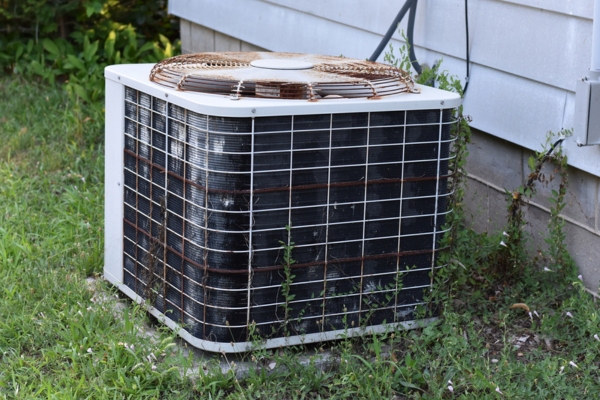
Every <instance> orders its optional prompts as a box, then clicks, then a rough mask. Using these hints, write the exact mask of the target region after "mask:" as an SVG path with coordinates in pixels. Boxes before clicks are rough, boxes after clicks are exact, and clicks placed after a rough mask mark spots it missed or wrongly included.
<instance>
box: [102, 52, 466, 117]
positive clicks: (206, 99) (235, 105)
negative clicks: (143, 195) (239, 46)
mask: <svg viewBox="0 0 600 400" xmlns="http://www.w3.org/2000/svg"><path fill="white" fill-rule="evenodd" d="M153 65H154V64H123V65H112V66H109V67H106V69H105V70H104V76H105V77H106V79H109V80H111V81H114V82H118V83H121V84H123V85H125V86H129V87H132V88H134V89H136V90H140V91H143V92H146V93H149V94H151V95H152V96H155V97H157V98H160V99H164V100H166V101H169V102H171V103H174V104H177V105H179V106H181V107H184V108H186V109H189V110H193V111H196V112H199V113H203V114H208V115H215V116H222V117H257V116H272V115H307V114H320V113H324V114H327V113H332V114H333V113H350V112H369V111H392V110H428V109H446V108H455V107H458V106H459V105H460V103H461V98H460V96H458V95H457V94H455V93H450V92H446V91H443V90H438V89H434V88H430V87H427V86H418V87H419V88H420V89H421V93H402V94H398V95H393V96H384V97H382V98H380V99H374V100H371V99H321V100H318V101H308V100H280V99H257V98H243V97H242V98H240V99H239V100H233V99H232V98H231V97H230V96H225V95H218V94H204V93H192V92H181V91H177V90H174V89H169V88H165V87H164V86H161V85H158V84H156V83H153V82H150V80H149V78H148V77H149V75H150V70H151V69H152V67H153Z"/></svg>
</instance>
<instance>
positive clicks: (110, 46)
mask: <svg viewBox="0 0 600 400" xmlns="http://www.w3.org/2000/svg"><path fill="white" fill-rule="evenodd" d="M116 41H117V34H116V33H115V31H110V32H109V33H108V36H107V38H106V41H105V42H104V52H105V53H106V58H107V61H109V63H110V61H111V60H112V58H113V56H114V54H115V42H116Z"/></svg>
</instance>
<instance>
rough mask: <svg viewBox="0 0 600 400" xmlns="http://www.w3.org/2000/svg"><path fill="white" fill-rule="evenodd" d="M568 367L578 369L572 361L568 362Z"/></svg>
mask: <svg viewBox="0 0 600 400" xmlns="http://www.w3.org/2000/svg"><path fill="white" fill-rule="evenodd" d="M569 365H570V366H571V367H573V368H579V367H578V366H577V364H575V363H574V362H573V361H569Z"/></svg>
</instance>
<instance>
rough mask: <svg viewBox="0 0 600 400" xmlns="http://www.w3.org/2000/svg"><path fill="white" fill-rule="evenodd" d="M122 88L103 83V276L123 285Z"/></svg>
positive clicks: (108, 81) (119, 85)
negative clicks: (104, 117)
mask: <svg viewBox="0 0 600 400" xmlns="http://www.w3.org/2000/svg"><path fill="white" fill-rule="evenodd" d="M123 97H124V87H123V85H121V84H119V83H117V82H114V81H111V80H108V79H107V80H106V106H105V107H106V122H105V136H104V138H105V139H104V140H105V150H104V151H105V156H104V160H105V167H104V191H105V196H104V202H105V203H104V276H105V278H106V279H107V280H108V281H110V282H111V283H114V284H119V283H122V282H123V262H122V261H123V259H122V257H123V229H122V228H123V129H124V127H123V120H124V118H123V110H124V100H123Z"/></svg>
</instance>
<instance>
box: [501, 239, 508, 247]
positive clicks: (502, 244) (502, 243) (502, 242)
mask: <svg viewBox="0 0 600 400" xmlns="http://www.w3.org/2000/svg"><path fill="white" fill-rule="evenodd" d="M500 246H504V247H508V246H507V245H506V243H504V240H503V241H501V242H500Z"/></svg>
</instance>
